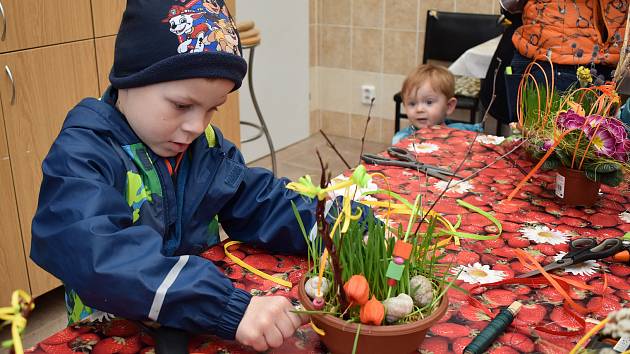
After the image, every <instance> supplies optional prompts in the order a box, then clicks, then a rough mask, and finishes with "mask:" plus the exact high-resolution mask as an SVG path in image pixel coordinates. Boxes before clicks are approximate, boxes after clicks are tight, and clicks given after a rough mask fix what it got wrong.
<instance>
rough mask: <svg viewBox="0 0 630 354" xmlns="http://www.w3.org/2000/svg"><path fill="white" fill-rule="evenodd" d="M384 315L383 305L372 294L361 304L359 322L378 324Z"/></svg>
mask: <svg viewBox="0 0 630 354" xmlns="http://www.w3.org/2000/svg"><path fill="white" fill-rule="evenodd" d="M384 317H385V306H383V304H382V303H381V302H380V301H378V300H377V299H376V297H375V296H374V295H372V299H371V300H370V301H368V302H366V303H365V305H363V306H361V314H360V318H361V323H364V324H371V325H374V326H380V325H381V323H382V322H383V318H384Z"/></svg>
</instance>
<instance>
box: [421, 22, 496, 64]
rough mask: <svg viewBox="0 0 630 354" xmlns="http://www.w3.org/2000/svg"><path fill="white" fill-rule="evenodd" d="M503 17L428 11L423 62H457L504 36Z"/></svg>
mask: <svg viewBox="0 0 630 354" xmlns="http://www.w3.org/2000/svg"><path fill="white" fill-rule="evenodd" d="M499 16H500V15H486V14H467V13H458V12H444V11H436V10H429V11H427V21H426V23H427V28H426V32H425V36H424V55H423V57H422V63H426V62H427V61H428V60H440V61H448V62H453V61H455V60H456V59H457V58H458V57H459V56H460V55H462V54H463V53H464V52H465V51H466V50H467V49H469V48H472V47H474V46H476V45H477V44H481V43H483V42H485V41H487V40H489V39H492V38H494V37H497V36H498V35H500V34H501V33H503V29H504V27H503V26H502V25H501V24H500V23H499Z"/></svg>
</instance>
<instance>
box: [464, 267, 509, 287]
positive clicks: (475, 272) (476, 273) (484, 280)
mask: <svg viewBox="0 0 630 354" xmlns="http://www.w3.org/2000/svg"><path fill="white" fill-rule="evenodd" d="M452 272H453V274H457V273H459V276H458V277H457V279H459V280H463V281H464V282H466V283H469V284H488V283H494V282H497V281H501V280H503V279H504V278H505V276H506V274H505V273H504V272H502V271H500V270H492V269H490V266H489V265H487V264H484V265H482V264H480V263H479V262H477V263H475V264H473V265H470V264H468V265H461V266H459V267H456V268H453V270H452Z"/></svg>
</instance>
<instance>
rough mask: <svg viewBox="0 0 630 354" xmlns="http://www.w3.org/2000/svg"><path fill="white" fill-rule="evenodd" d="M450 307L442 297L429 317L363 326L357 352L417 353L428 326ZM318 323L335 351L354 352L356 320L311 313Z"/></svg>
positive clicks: (301, 291) (302, 292) (307, 301)
mask: <svg viewBox="0 0 630 354" xmlns="http://www.w3.org/2000/svg"><path fill="white" fill-rule="evenodd" d="M305 281H306V276H304V277H303V278H302V280H301V281H300V284H299V289H298V290H299V291H298V294H299V299H300V302H301V303H302V306H304V307H305V308H306V309H307V310H309V311H313V310H314V308H313V305H312V303H311V299H310V298H309V297H308V295H306V291H305V290H304V282H305ZM447 309H448V299H447V298H446V296H444V297H442V302H441V303H440V305H439V306H438V307H437V308H436V309H435V311H434V312H433V313H432V314H431V315H430V316H429V317H427V318H425V319H422V320H419V321H416V322H413V323H407V324H402V325H392V326H387V325H383V326H369V325H361V332H360V334H359V342H358V345H357V351H356V352H357V354H393V353H396V354H407V353H417V349H418V348H419V347H420V344H421V343H422V341H423V340H424V337H425V335H426V333H427V331H428V329H429V328H430V327H431V326H433V325H434V324H435V323H436V322H437V321H439V320H440V319H441V318H442V316H444V314H445V313H446V310H447ZM311 319H312V321H313V322H314V323H315V325H316V326H317V327H319V328H321V329H322V330H324V332H325V333H326V334H325V335H324V336H321V340H322V342H324V344H325V345H326V347H327V348H328V350H329V351H330V352H331V353H333V354H350V353H352V347H353V345H354V338H355V337H356V333H357V327H358V325H357V324H356V323H348V322H346V321H344V320H342V319H340V318H338V317H334V316H331V315H318V314H315V315H311Z"/></svg>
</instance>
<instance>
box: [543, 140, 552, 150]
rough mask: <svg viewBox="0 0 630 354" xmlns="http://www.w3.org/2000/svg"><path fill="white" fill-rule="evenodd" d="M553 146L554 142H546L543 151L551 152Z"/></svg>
mask: <svg viewBox="0 0 630 354" xmlns="http://www.w3.org/2000/svg"><path fill="white" fill-rule="evenodd" d="M552 146H553V141H552V140H545V141H544V142H543V145H542V149H543V151H549V149H551V147H552Z"/></svg>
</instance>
